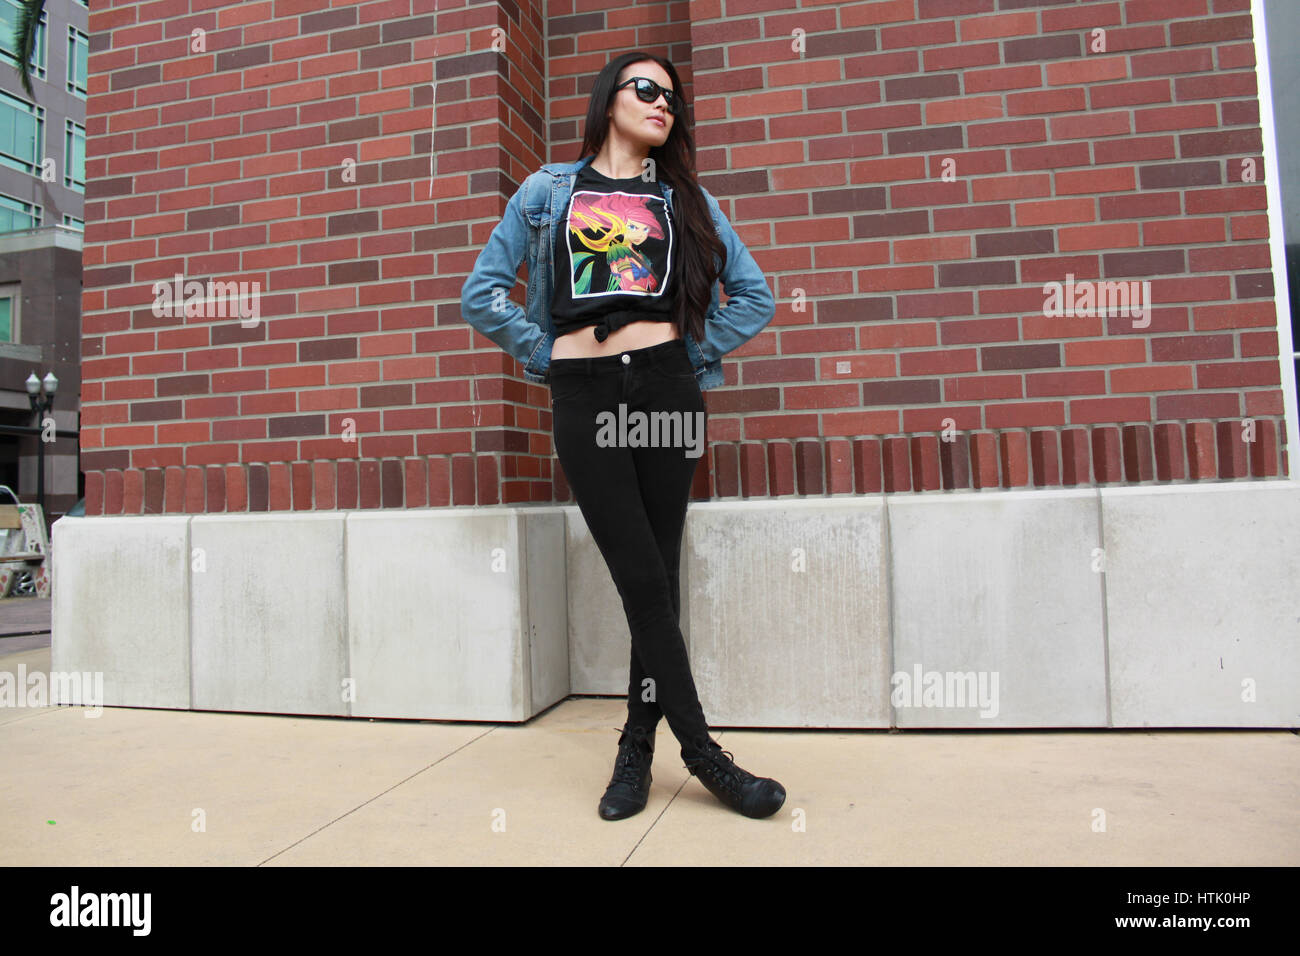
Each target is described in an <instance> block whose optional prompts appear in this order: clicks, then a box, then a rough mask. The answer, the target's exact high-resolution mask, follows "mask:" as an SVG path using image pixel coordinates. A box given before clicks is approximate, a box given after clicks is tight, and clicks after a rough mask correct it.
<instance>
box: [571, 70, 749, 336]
mask: <svg viewBox="0 0 1300 956" xmlns="http://www.w3.org/2000/svg"><path fill="white" fill-rule="evenodd" d="M642 60H653V61H654V62H656V63H658V64H659V65H660V66H661V67H663V69H664V72H665V73H667V74H668V75H669V76H670V77H671V78H672V81H673V95H674V96H676V97H677V99H678V100H680V101H681V104H682V111H681V112H680V113H677V114H676V115H675V116H674V117H673V126H672V129H671V130H669V131H668V138H667V139H666V140H665V141H664V144H663V145H662V146H651V147H650V158H651V159H653V160H654V163H655V165H654V170H655V176H656V178H662V179H664V180H666V181H667V183H668V184H669V185H670V186H672V188H673V206H674V209H673V215H674V217H675V219H676V220H677V222H678V223H679V224H680V228H679V229H678V233H677V234H678V239H679V240H680V241H681V259H680V261H679V268H680V269H681V273H680V275H679V279H680V281H679V282H678V284H677V287H676V293H675V295H674V316H675V321H676V324H677V331H678V332H680V333H681V334H682V335H683V336H685V334H686V333H687V332H690V334H691V337H692V338H694V339H695V341H696V342H703V341H704V319H705V315H706V314H707V313H708V310H709V302H710V301H711V299H712V295H713V287H714V285H715V284H716V283H717V281H718V276H720V275H721V274H722V270H723V269H725V268H726V266H727V247H726V246H724V245H723V244H722V240H721V239H719V238H718V234H717V231H716V230H715V228H714V225H713V216H712V215H711V214H710V213H709V206H708V203H707V202H706V201H705V199H704V193H702V192H700V183H699V180H698V179H697V178H696V175H695V136H694V134H693V133H692V132H691V124H690V122H689V121H688V119H687V110H688V109H689V105H688V104H687V102H686V96H685V93H684V91H683V90H682V81H681V80H680V79H679V78H678V76H677V70H676V69H674V68H673V65H672V63H671V62H669V61H668V60H666V59H664V58H663V57H661V56H655V55H654V54H653V53H645V52H643V51H641V50H633V51H632V52H630V53H624V54H623V55H622V56H619V57H616V58H614V59H613V60H610V61H609V62H608V63H607V64H605V67H604V68H603V69H602V70H601V71H600V72H599V73H597V74H596V81H595V84H594V85H593V86H592V88H591V100H590V101H589V102H588V103H587V122H586V129H585V131H584V133H583V138H582V152H581V153H579V154H578V156H579V158H582V157H583V156H588V155H593V154H596V153H599V152H600V150H601V147H603V146H604V145H605V138H606V137H607V136H608V135H609V118H608V117H607V116H606V115H605V112H606V110H608V109H609V107H610V104H611V103H612V102H613V99H614V86H615V84H616V83H617V82H618V75H619V73H620V72H621V71H622V70H623V68H624V67H625V66H627V65H628V64H630V63H639V62H641V61H642ZM715 257H716V258H717V259H719V260H720V262H721V265H715V263H714V258H715Z"/></svg>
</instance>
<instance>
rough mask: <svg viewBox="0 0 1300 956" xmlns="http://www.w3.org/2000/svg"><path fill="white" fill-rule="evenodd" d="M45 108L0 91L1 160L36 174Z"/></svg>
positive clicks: (0, 161) (39, 162) (37, 174)
mask: <svg viewBox="0 0 1300 956" xmlns="http://www.w3.org/2000/svg"><path fill="white" fill-rule="evenodd" d="M44 126H45V110H44V109H43V108H42V107H40V106H32V105H31V104H30V103H25V102H23V101H22V100H20V99H18V97H16V96H10V95H9V94H8V93H5V92H3V91H0V163H3V164H4V165H6V166H11V167H13V168H14V169H20V170H22V171H23V172H25V173H31V174H32V175H34V176H39V175H40V171H41V150H42V147H43V141H44V132H45V130H44Z"/></svg>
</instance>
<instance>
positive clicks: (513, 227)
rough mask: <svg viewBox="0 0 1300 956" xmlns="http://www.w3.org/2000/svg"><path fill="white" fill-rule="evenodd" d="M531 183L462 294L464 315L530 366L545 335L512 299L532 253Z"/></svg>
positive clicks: (509, 209) (510, 206)
mask: <svg viewBox="0 0 1300 956" xmlns="http://www.w3.org/2000/svg"><path fill="white" fill-rule="evenodd" d="M526 185H527V180H525V182H524V184H521V185H520V187H519V189H517V190H516V191H515V194H514V195H513V196H511V197H510V201H509V202H508V203H506V211H505V215H503V216H502V217H501V221H500V222H499V223H497V225H496V228H494V229H493V230H492V235H491V236H489V237H488V241H487V245H485V246H484V247H483V251H482V252H480V253H479V255H478V258H477V259H476V260H475V261H474V268H473V270H471V272H470V274H469V276H468V277H467V278H466V279H465V284H464V286H462V287H461V290H460V314H461V315H462V316H463V317H464V319H465V321H466V322H468V323H469V324H470V325H472V326H473V327H474V328H476V329H478V330H479V331H480V332H481V333H483V335H485V336H486V337H487V338H488V339H490V340H491V341H493V342H495V343H496V344H497V345H498V346H500V347H501V348H502V349H504V350H505V351H506V352H507V353H508V354H509V355H511V356H512V357H513V358H515V359H517V360H518V361H519V362H520V364H526V363H527V361H528V359H529V357H530V356H531V355H532V352H533V350H534V349H535V348H536V346H537V343H538V342H539V341H540V340H541V338H542V336H543V335H545V333H544V332H543V331H542V329H540V328H538V326H537V324H536V323H535V322H531V321H529V319H528V313H527V312H526V310H525V309H524V308H523V307H522V306H520V305H517V304H516V303H515V302H514V301H513V300H511V299H510V291H511V290H512V289H513V288H514V287H515V283H516V282H517V281H518V278H519V267H520V265H522V264H523V261H524V255H525V254H526V252H527V250H528V231H529V225H528V220H527V219H526V218H525V217H524V189H525V186H526Z"/></svg>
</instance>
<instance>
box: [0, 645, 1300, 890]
mask: <svg viewBox="0 0 1300 956" xmlns="http://www.w3.org/2000/svg"><path fill="white" fill-rule="evenodd" d="M49 661H50V651H49V637H48V635H46V636H45V637H43V638H42V637H10V638H0V671H9V672H10V673H11V674H15V675H16V674H17V672H18V665H19V664H20V663H21V664H24V665H25V667H26V672H27V673H28V674H30V673H32V672H33V671H35V670H43V671H45V672H46V673H48V668H49ZM88 712H89V709H88V708H82V707H42V708H29V707H0V755H3V765H4V772H3V774H0V861H3V863H4V864H7V865H18V866H25V865H38V866H39V865H68V866H96V865H110V866H124V865H129V866H136V865H164V866H197V865H237V866H251V865H262V864H267V865H271V866H295V865H304V864H305V865H324V866H339V865H346V866H355V865H429V864H434V865H442V864H452V865H465V864H469V865H474V864H524V865H529V864H595V865H602V866H605V865H619V864H633V865H651V866H653V865H679V864H685V865H692V864H753V865H791V864H793V865H799V864H851V865H852V864H866V865H876V864H887V865H935V864H938V865H987V864H993V865H1003V864H1029V865H1039V866H1041V865H1049V866H1059V865H1085V866H1093V865H1119V866H1129V865H1175V866H1242V865H1246V866H1257V865H1289V866H1295V865H1296V864H1298V863H1300V740H1298V739H1297V735H1296V734H1295V733H1293V732H1290V731H1171V732H1134V731H1127V732H1126V731H1086V732H1079V731H1062V732H1036V731H1034V732H1028V731H1020V732H1017V731H1000V732H998V731H951V732H943V731H909V732H905V733H890V732H885V731H832V730H800V731H770V730H762V731H722V730H719V731H715V732H714V737H715V739H717V740H718V741H719V742H720V743H721V744H722V745H723V746H724V747H725V748H727V749H728V750H731V751H732V752H733V753H734V754H735V758H736V761H737V762H738V763H739V764H740V765H741V766H742V767H744V768H746V769H747V770H750V771H752V772H754V773H757V774H760V775H764V776H772V777H775V778H777V779H778V780H780V781H781V782H782V783H783V784H784V785H785V787H786V790H787V792H788V793H789V796H788V798H787V800H786V805H785V806H784V807H783V808H782V809H781V811H780V812H778V813H777V814H776V816H774V817H772V818H770V819H767V820H749V819H746V818H744V817H742V816H740V815H738V814H736V813H734V812H733V811H731V810H728V809H727V808H726V807H724V806H723V805H722V804H721V803H719V802H718V801H717V800H716V799H715V798H714V797H713V796H712V795H711V794H709V793H708V792H707V791H706V790H705V789H704V788H703V787H702V786H701V785H700V784H699V782H698V781H696V780H694V779H691V778H690V777H689V775H688V774H687V772H686V770H685V769H684V767H683V766H682V761H681V759H680V756H679V754H678V746H677V742H676V740H675V739H674V738H673V736H672V734H671V732H670V731H669V730H668V728H667V725H666V724H662V723H661V724H660V728H659V733H658V738H657V753H656V757H655V763H654V771H653V772H654V782H653V785H652V789H651V797H650V803H649V805H648V806H647V807H646V809H645V810H644V811H642V812H641V813H640V814H638V815H637V816H635V817H632V818H630V819H628V820H622V821H618V822H613V823H609V822H605V821H603V820H601V819H599V818H598V817H597V815H596V804H597V802H598V801H599V799H600V795H601V793H602V792H603V791H604V788H605V785H606V783H607V782H608V780H609V776H610V773H611V772H612V769H613V760H614V754H615V750H616V748H617V740H618V733H617V731H616V730H615V729H614V728H616V727H618V726H620V725H621V724H622V721H623V716H624V714H625V702H624V701H622V700H618V699H613V698H570V699H569V700H567V701H563V702H561V703H560V704H558V705H556V706H555V707H552V708H551V709H550V710H548V711H546V712H545V713H543V714H541V715H539V716H538V717H536V718H534V719H533V720H531V721H529V722H528V723H527V724H524V725H512V724H470V723H442V722H428V721H382V720H364V719H341V718H316V717H286V716H277V715H255V714H234V713H201V712H192V711H173V710H146V709H132V708H104V709H103V710H102V711H101V713H100V716H99V717H97V718H88V717H87V716H86V714H87V713H88ZM1103 814H1104V826H1105V830H1104V832H1094V826H1095V824H1094V821H1095V820H1101V819H1102V818H1103ZM200 820H201V823H202V829H200V826H199V823H198V822H195V821H200Z"/></svg>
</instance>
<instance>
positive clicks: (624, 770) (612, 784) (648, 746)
mask: <svg viewBox="0 0 1300 956" xmlns="http://www.w3.org/2000/svg"><path fill="white" fill-rule="evenodd" d="M654 753H655V748H654V741H653V740H652V739H651V738H650V736H649V735H648V734H647V733H646V730H645V729H644V728H643V727H631V728H629V727H624V728H623V732H622V734H620V735H619V738H618V756H617V757H616V758H615V759H614V776H613V777H611V778H610V781H609V786H608V787H606V788H605V795H604V796H603V797H601V798H600V807H599V808H598V811H599V813H600V818H601V819H602V820H623V819H626V818H627V817H630V816H633V815H634V814H637V813H640V812H641V811H642V810H644V809H645V805H646V801H647V800H649V799H650V762H651V761H652V760H653V759H654Z"/></svg>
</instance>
